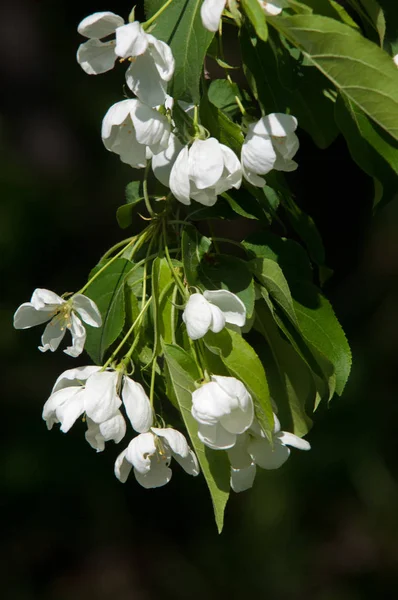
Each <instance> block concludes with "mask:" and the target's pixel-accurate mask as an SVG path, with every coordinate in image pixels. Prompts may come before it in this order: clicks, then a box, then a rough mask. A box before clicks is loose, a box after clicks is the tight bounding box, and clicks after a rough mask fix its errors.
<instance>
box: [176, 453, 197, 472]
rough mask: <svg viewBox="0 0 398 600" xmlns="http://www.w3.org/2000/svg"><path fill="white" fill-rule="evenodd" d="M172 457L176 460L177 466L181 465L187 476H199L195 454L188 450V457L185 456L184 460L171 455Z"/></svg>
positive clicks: (178, 456) (177, 455)
mask: <svg viewBox="0 0 398 600" xmlns="http://www.w3.org/2000/svg"><path fill="white" fill-rule="evenodd" d="M173 457H174V458H175V459H176V461H177V462H178V464H179V465H181V467H182V468H183V469H184V471H185V472H186V473H188V475H193V476H194V477H195V476H196V475H199V473H200V468H199V463H198V459H197V458H196V454H195V452H193V451H192V450H191V449H189V450H188V456H185V457H184V458H182V457H181V456H180V455H179V454H173Z"/></svg>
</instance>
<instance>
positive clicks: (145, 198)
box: [142, 162, 155, 217]
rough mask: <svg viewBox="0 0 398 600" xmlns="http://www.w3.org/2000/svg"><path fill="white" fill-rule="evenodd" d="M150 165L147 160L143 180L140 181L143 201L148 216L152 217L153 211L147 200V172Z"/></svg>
mask: <svg viewBox="0 0 398 600" xmlns="http://www.w3.org/2000/svg"><path fill="white" fill-rule="evenodd" d="M150 167H151V163H150V162H148V164H147V166H146V167H145V174H144V181H143V183H142V189H143V192H144V201H145V206H146V209H147V211H148V213H149V216H150V217H153V215H154V214H155V213H154V211H153V208H152V206H151V203H150V201H149V195H148V173H149V169H150Z"/></svg>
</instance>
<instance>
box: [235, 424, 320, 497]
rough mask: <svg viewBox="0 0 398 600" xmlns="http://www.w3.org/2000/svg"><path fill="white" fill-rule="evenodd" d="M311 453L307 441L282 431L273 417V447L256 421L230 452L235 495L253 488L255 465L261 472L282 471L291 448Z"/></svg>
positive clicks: (239, 437)
mask: <svg viewBox="0 0 398 600" xmlns="http://www.w3.org/2000/svg"><path fill="white" fill-rule="evenodd" d="M289 446H292V447H294V448H298V449H299V450H310V449H311V446H310V444H309V443H308V442H307V440H303V439H302V438H299V437H298V436H297V435H294V434H293V433H289V432H288V431H281V426H280V423H279V420H278V417H277V416H276V415H275V414H274V429H273V432H272V444H271V443H270V442H269V440H268V438H267V436H266V435H265V433H264V431H263V430H262V429H261V427H260V425H259V424H258V422H257V421H254V422H253V424H252V426H251V428H250V429H249V430H248V431H246V432H245V433H243V434H242V435H240V436H238V439H237V441H236V444H235V446H234V447H233V448H231V449H230V450H228V456H229V460H230V463H231V487H232V489H233V490H234V491H235V492H243V491H244V490H247V489H248V488H250V487H252V485H253V482H254V477H255V474H256V465H257V466H259V467H261V468H262V469H267V470H273V469H279V467H281V466H282V465H283V464H284V463H285V462H286V461H287V459H288V458H289V456H290V448H289Z"/></svg>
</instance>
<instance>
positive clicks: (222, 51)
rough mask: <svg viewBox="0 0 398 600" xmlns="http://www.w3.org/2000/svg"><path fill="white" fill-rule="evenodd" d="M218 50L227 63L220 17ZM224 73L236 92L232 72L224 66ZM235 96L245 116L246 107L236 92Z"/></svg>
mask: <svg viewBox="0 0 398 600" xmlns="http://www.w3.org/2000/svg"><path fill="white" fill-rule="evenodd" d="M218 51H219V53H220V58H221V60H222V61H223V62H224V63H225V55H224V46H223V42H222V20H221V19H220V25H219V27H218ZM224 73H225V78H226V80H227V81H228V83H229V85H230V86H231V88H232V92H233V93H234V82H233V81H232V78H231V76H230V74H229V73H228V70H227V69H226V68H225V67H224ZM234 97H235V102H236V104H237V105H238V108H239V110H240V112H241V113H242V115H243V116H245V114H246V109H245V107H244V106H243V104H242V102H241V100H240V98H239V96H238V95H237V94H235V93H234Z"/></svg>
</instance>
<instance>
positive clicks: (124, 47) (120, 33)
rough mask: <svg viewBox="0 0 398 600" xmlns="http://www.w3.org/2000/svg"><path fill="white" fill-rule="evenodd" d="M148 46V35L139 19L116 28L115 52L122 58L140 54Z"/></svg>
mask: <svg viewBox="0 0 398 600" xmlns="http://www.w3.org/2000/svg"><path fill="white" fill-rule="evenodd" d="M147 48H148V36H147V34H146V33H145V31H144V30H143V28H142V27H141V25H140V23H139V22H138V21H134V23H128V24H127V25H123V26H122V27H118V28H117V29H116V47H115V53H116V54H117V55H118V56H120V57H122V58H129V57H130V56H139V55H140V54H144V52H145V51H146V50H147Z"/></svg>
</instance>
